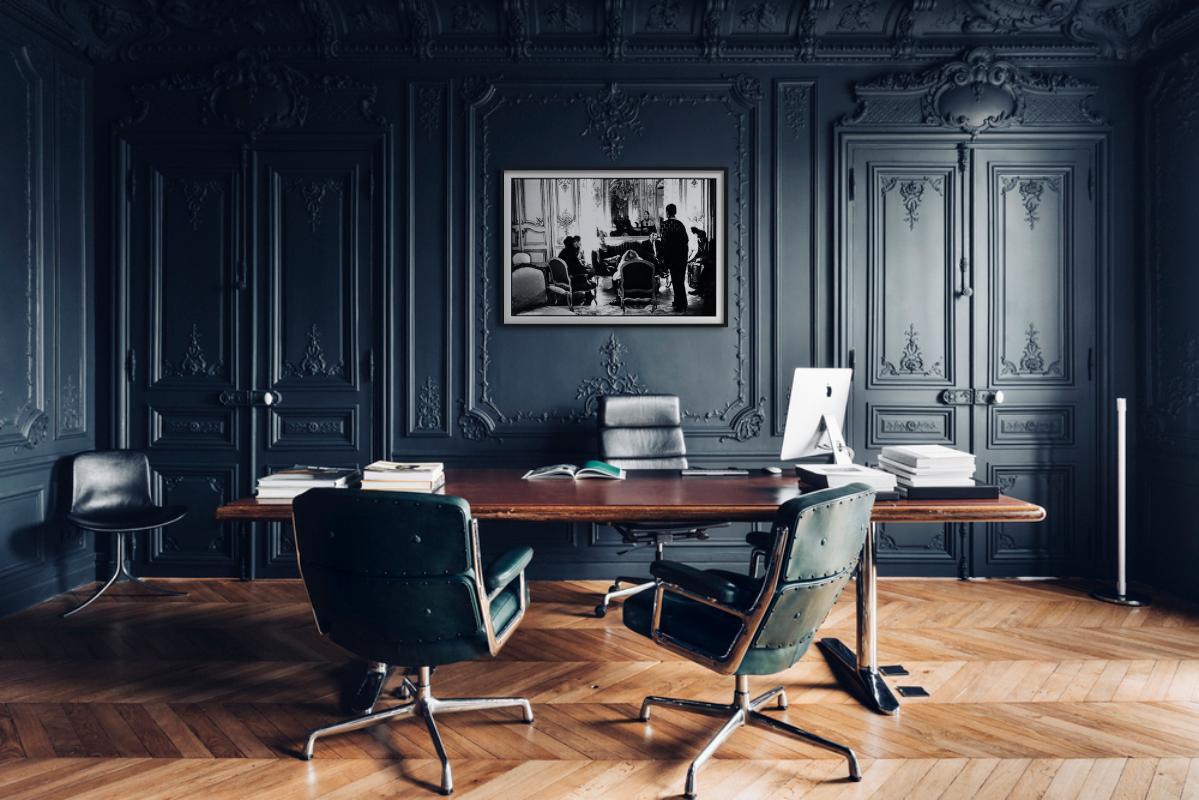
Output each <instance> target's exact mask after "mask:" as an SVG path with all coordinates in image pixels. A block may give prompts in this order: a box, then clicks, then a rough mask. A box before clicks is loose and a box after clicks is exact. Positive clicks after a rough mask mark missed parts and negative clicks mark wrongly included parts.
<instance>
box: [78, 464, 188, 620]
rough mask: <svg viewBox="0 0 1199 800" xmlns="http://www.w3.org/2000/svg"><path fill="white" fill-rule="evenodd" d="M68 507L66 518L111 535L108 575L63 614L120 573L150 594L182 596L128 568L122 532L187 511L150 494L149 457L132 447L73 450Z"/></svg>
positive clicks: (103, 588)
mask: <svg viewBox="0 0 1199 800" xmlns="http://www.w3.org/2000/svg"><path fill="white" fill-rule="evenodd" d="M71 482H72V496H71V511H70V513H69V514H67V520H68V521H69V522H71V523H72V524H73V525H75V526H76V527H78V528H80V529H82V530H85V531H89V532H91V533H96V534H99V533H111V534H112V535H113V561H114V562H116V563H115V566H114V567H113V572H112V577H110V578H109V579H108V582H107V583H105V584H104V585H103V586H101V587H100V588H99V589H97V590H96V593H95V594H93V595H92V596H91V597H89V598H88V599H87V600H86V601H85V602H84V603H82V604H81V605H78V606H76V607H75V608H72V609H71V610H70V611H68V612H66V613H65V614H63V617H64V618H65V617H69V616H71V615H72V614H78V613H79V612H80V611H82V610H83V609H85V608H87V607H88V606H90V605H91V604H92V603H94V602H96V600H97V599H98V598H99V597H100V595H102V594H104V593H105V592H106V591H108V589H109V587H111V586H112V585H113V584H114V583H116V582H117V581H119V580H121V579H122V578H124V579H125V580H128V581H132V582H133V583H136V584H137V585H139V586H142V587H145V588H146V589H149V590H150V591H152V592H155V593H156V594H163V595H172V596H176V597H178V596H182V595H186V594H187V593H186V592H176V591H173V590H171V589H164V588H162V587H161V586H154V585H153V584H149V583H143V582H142V581H141V580H139V579H138V578H137V577H135V576H134V575H133V573H132V572H130V571H129V566H128V565H127V564H126V559H127V558H128V557H129V556H130V555H131V554H132V549H133V548H132V547H130V548H128V550H126V538H125V537H126V536H129V537H132V536H133V534H134V533H135V532H136V531H148V530H152V529H153V528H161V527H164V526H166V525H171V524H173V523H175V522H178V521H179V520H181V519H183V517H184V516H186V515H187V509H186V508H184V507H183V506H167V507H161V506H156V505H154V501H153V500H151V499H150V459H148V458H146V454H145V453H140V452H138V451H136V450H97V451H93V452H90V453H80V454H79V455H77V456H75V461H74V464H73V467H72V478H71Z"/></svg>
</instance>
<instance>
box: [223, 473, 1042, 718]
mask: <svg viewBox="0 0 1199 800" xmlns="http://www.w3.org/2000/svg"><path fill="white" fill-rule="evenodd" d="M522 474H523V472H521V471H519V470H505V469H447V470H446V485H445V489H444V490H443V491H444V493H445V494H450V495H457V496H459V497H464V498H466V500H467V502H469V503H470V507H471V513H472V515H473V516H474V517H476V518H477V519H481V520H489V519H503V520H524V521H527V522H609V521H616V522H622V521H623V522H634V521H647V520H692V519H694V520H735V521H740V522H769V521H770V520H772V519H773V518H774V513H775V511H776V510H777V509H778V507H779V505H781V504H782V503H783V502H785V501H787V500H789V499H791V498H793V497H796V496H798V495H799V494H801V490H800V488H799V485H798V482H797V480H796V479H795V477H793V476H786V475H782V476H775V475H765V474H762V473H760V472H751V473H750V475H749V476H743V477H703V478H699V477H694V478H681V477H679V476H678V475H677V474H675V473H673V472H669V473H666V474H662V473H660V472H659V473H651V472H642V473H635V472H634V473H630V474H629V477H628V479H627V480H623V481H613V480H602V479H585V480H580V481H573V480H537V481H526V480H522V479H521V475H522ZM216 517H217V519H218V520H223V521H229V522H235V521H243V522H290V521H291V502H290V501H287V500H282V501H278V500H275V501H271V500H262V501H260V500H255V499H254V498H244V499H241V500H235V501H233V502H231V503H226V504H225V505H223V506H221V507H220V508H218V509H217V512H216ZM1043 519H1045V509H1043V508H1041V507H1040V506H1038V505H1034V504H1032V503H1027V502H1025V501H1023V500H1017V499H1015V498H1013V497H1002V496H1001V497H1000V498H999V499H997V500H882V501H879V502H877V503H875V505H874V513H873V515H872V516H871V522H872V524H871V526H870V531H869V533H868V535H867V539H866V547H865V548H863V551H862V563H861V568H860V570H859V578H858V580H857V582H856V583H857V628H858V631H857V648H856V653H855V652H854V651H853V650H850V649H849V647H847V646H846V645H845V644H844V643H843V642H841V641H840V640H838V639H833V638H826V639H822V640H821V641H820V642H819V646H820V648H821V650H822V651H823V652H824V654H825V656H826V658H828V661H829V664H830V666H832V668H833V671H834V672H835V673H836V674H837V677H838V679H839V680H840V681H841V683H842V685H843V686H844V687H845V688H846V689H847V690H848V691H850V692H851V693H853V694H854V695H855V696H856V697H857V698H858V699H859V700H861V701H862V703H863V704H865V705H866V706H868V707H869V708H871V709H873V710H875V711H878V712H881V713H884V714H895V713H897V712H898V710H899V701H898V700H897V699H896V698H895V696H894V695H893V694H892V692H891V689H890V687H888V686H887V685H886V683H885V682H884V681H883V679H882V675H881V673H880V672H879V670H878V652H877V651H878V620H877V615H876V608H877V571H876V561H875V557H876V550H875V548H876V538H875V530H874V528H875V525H876V524H877V523H880V522H887V523H905V522H1040V521H1041V520H1043Z"/></svg>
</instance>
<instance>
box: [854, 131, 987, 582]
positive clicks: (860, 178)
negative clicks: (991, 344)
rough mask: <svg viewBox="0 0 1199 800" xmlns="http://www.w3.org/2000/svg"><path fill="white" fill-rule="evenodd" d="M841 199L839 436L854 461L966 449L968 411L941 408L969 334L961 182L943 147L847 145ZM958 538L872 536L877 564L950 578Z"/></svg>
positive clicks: (924, 528) (896, 529)
mask: <svg viewBox="0 0 1199 800" xmlns="http://www.w3.org/2000/svg"><path fill="white" fill-rule="evenodd" d="M845 156H846V160H845V165H846V172H845V173H844V181H845V184H844V189H845V192H844V194H843V196H842V203H843V205H842V210H843V218H844V220H845V230H844V235H845V239H844V245H843V246H844V248H845V249H844V251H843V252H844V254H845V258H846V260H847V263H848V265H849V269H848V287H847V297H848V303H847V308H846V310H845V313H846V325H847V327H848V329H849V331H850V337H849V348H850V351H851V361H852V366H853V367H854V391H853V395H852V402H851V407H850V411H849V420H848V421H847V423H846V426H845V429H846V431H847V435H849V437H850V441H851V445H852V446H853V448H854V449H855V450H856V452H857V456H858V461H859V462H861V461H865V462H873V461H874V459H876V458H877V456H878V451H879V449H880V448H882V447H885V446H887V445H897V444H912V443H916V442H922V443H929V442H937V443H942V444H947V445H951V446H954V445H963V444H966V443H967V440H968V437H969V414H968V413H966V414H961V413H959V409H958V407H955V406H946V405H943V404H941V403H939V402H938V399H937V398H938V396H939V394H940V393H941V392H942V391H944V390H945V389H946V388H947V387H954V388H956V387H959V386H961V387H962V388H965V387H966V386H968V380H969V374H970V370H969V361H968V356H969V353H968V342H969V328H968V327H967V322H966V318H965V317H964V316H963V315H962V314H961V312H960V310H959V303H960V300H959V299H958V297H957V293H956V288H957V285H956V282H957V278H958V269H959V264H960V261H961V257H962V227H961V212H960V207H961V203H962V192H963V180H962V174H961V172H960V171H959V169H958V165H957V157H956V153H955V151H954V150H953V148H952V147H948V148H947V147H945V146H944V145H931V144H930V145H924V146H922V145H921V144H919V143H914V144H913V145H911V146H907V145H906V143H905V145H904V146H903V147H896V146H895V145H893V144H890V143H886V142H872V143H867V142H855V143H854V144H853V146H852V147H851V148H850V149H849V150H848V151H847V152H846V153H845ZM960 554H961V541H960V535H959V532H958V531H957V527H956V526H950V525H931V524H930V525H894V526H890V527H887V528H886V529H885V530H883V531H880V535H879V558H880V561H881V562H882V563H883V564H884V565H885V564H888V563H901V564H906V565H908V566H905V567H904V568H903V569H904V571H905V572H910V571H911V570H912V568H913V567H912V566H911V565H922V566H920V567H917V568H918V569H920V570H922V571H927V572H928V573H929V574H934V575H947V576H948V575H956V574H957V573H958V570H959V566H958V562H959V560H960Z"/></svg>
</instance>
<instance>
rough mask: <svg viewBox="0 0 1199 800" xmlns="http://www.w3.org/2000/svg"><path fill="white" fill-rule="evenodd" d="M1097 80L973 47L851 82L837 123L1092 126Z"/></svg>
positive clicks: (967, 129) (1096, 118) (969, 130)
mask: <svg viewBox="0 0 1199 800" xmlns="http://www.w3.org/2000/svg"><path fill="white" fill-rule="evenodd" d="M1098 89H1099V87H1098V86H1097V85H1095V84H1093V83H1090V82H1088V81H1085V80H1082V79H1081V78H1077V77H1075V76H1073V75H1069V74H1066V73H1057V72H1040V71H1037V70H1032V69H1026V68H1024V67H1021V66H1019V65H1017V64H1014V63H1013V62H1011V61H1008V60H1006V59H1003V58H1001V57H999V56H998V55H997V54H996V52H995V51H994V50H992V49H991V48H989V47H978V48H975V49H973V50H969V51H967V52H966V53H964V54H963V55H962V56H961V57H960V58H956V59H953V60H951V61H947V62H945V63H944V64H941V65H940V66H935V67H932V68H930V69H927V70H924V71H923V72H916V73H912V72H892V73H888V74H886V75H883V76H881V77H879V78H875V79H874V80H870V81H865V82H861V83H857V84H854V87H853V91H854V98H855V99H856V101H857V107H856V108H855V109H854V110H853V111H852V112H851V113H849V114H847V115H846V116H845V117H843V118H842V120H841V124H842V125H891V126H907V125H915V126H928V127H937V128H943V129H949V130H954V131H960V132H961V133H965V134H969V135H970V136H971V137H975V136H978V135H979V134H980V133H984V132H987V131H992V130H999V129H1003V128H1008V127H1012V126H1035V127H1042V126H1070V127H1078V126H1093V125H1102V124H1104V122H1105V121H1104V119H1103V117H1101V116H1100V115H1099V114H1097V113H1096V112H1095V111H1094V110H1092V109H1091V108H1090V105H1089V102H1090V99H1091V97H1092V96H1093V95H1094V94H1095V92H1097V91H1098Z"/></svg>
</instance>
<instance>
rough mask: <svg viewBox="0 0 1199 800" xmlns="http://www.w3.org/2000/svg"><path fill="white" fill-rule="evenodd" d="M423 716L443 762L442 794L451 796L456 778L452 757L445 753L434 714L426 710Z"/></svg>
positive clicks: (423, 711) (422, 712) (422, 711)
mask: <svg viewBox="0 0 1199 800" xmlns="http://www.w3.org/2000/svg"><path fill="white" fill-rule="evenodd" d="M421 716H422V717H424V718H425V727H426V728H428V729H429V738H430V739H432V740H433V747H434V749H436V750H437V758H438V760H439V761H441V793H442V794H450V793H451V792H453V791H454V776H453V774H452V773H451V771H450V757H449V756H447V755H446V753H445V745H444V744H442V743H441V734H440V733H438V731H437V723H436V722H434V720H433V712H432V711H431V710H430V709H428V708H424V709H422V710H421Z"/></svg>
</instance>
